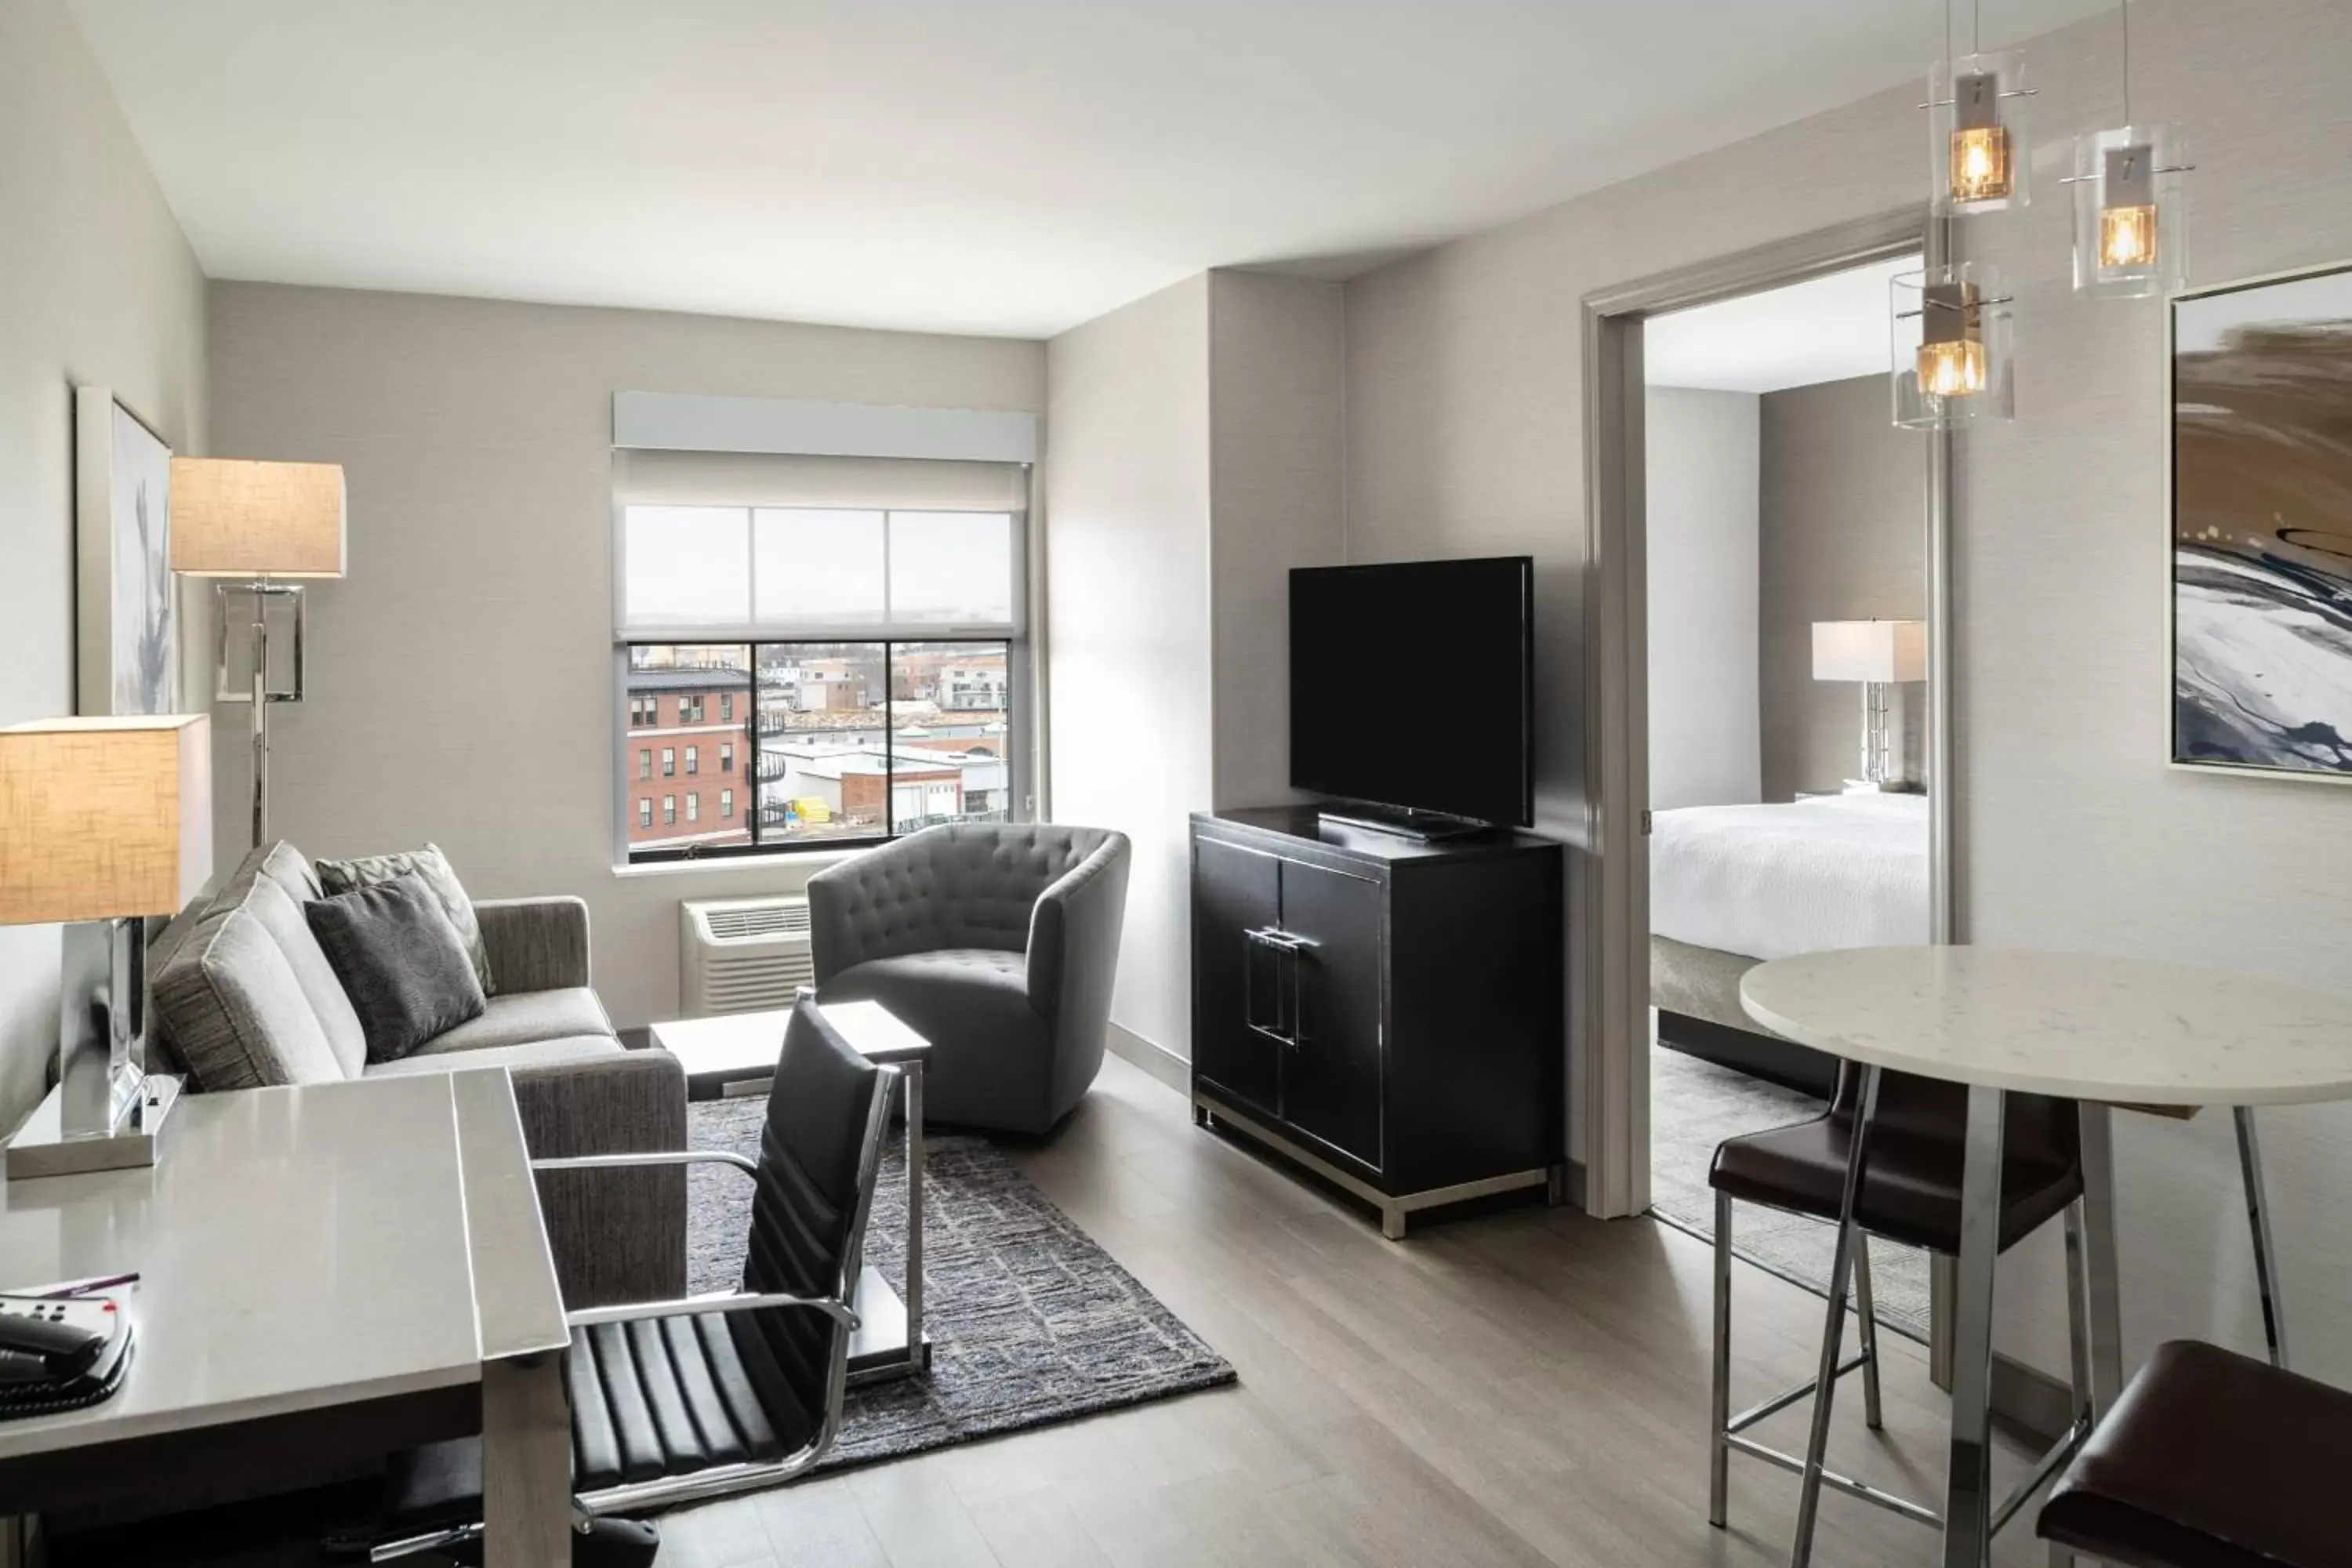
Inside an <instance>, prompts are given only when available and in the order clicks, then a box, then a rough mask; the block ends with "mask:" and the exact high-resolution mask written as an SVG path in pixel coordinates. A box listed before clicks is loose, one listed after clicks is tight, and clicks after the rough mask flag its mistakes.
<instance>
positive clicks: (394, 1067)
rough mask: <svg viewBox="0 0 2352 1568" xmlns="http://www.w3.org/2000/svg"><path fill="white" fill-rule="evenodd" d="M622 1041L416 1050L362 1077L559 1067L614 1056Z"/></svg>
mask: <svg viewBox="0 0 2352 1568" xmlns="http://www.w3.org/2000/svg"><path fill="white" fill-rule="evenodd" d="M622 1048H623V1047H622V1045H621V1042H620V1041H618V1040H616V1039H614V1037H612V1036H610V1035H569V1036H566V1037H563V1038H562V1039H558V1040H525V1041H522V1042H521V1043H520V1044H517V1045H511V1046H487V1047H483V1048H482V1049H480V1050H473V1051H419V1052H417V1053H415V1055H414V1056H405V1057H398V1058H394V1059H393V1060H391V1061H388V1062H370V1063H368V1065H367V1070H366V1071H365V1072H364V1073H363V1074H362V1075H361V1076H362V1077H364V1078H398V1077H401V1076H404V1075H405V1074H409V1073H420V1072H471V1071H473V1070H474V1069H475V1068H518V1069H519V1068H545V1067H562V1066H563V1065H565V1064H566V1063H570V1062H584V1061H590V1060H593V1059H594V1058H597V1057H603V1056H612V1055H617V1054H618V1053H619V1052H620V1051H621V1050H622Z"/></svg>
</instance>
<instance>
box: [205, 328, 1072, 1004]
mask: <svg viewBox="0 0 2352 1568" xmlns="http://www.w3.org/2000/svg"><path fill="white" fill-rule="evenodd" d="M211 303H212V342H213V356H212V363H213V379H212V395H213V407H214V409H215V411H216V413H215V421H214V426H213V429H214V437H215V439H214V445H215V448H216V449H217V450H219V451H221V452H224V453H233V454H235V455H236V456H238V457H250V458H284V459H294V460H305V461H319V462H334V463H341V464H342V465H343V468H344V473H345V477H346V479H347V481H348V484H349V489H350V563H351V564H350V575H348V576H347V577H345V578H343V579H342V580H341V582H335V583H324V584H316V585H314V586H313V587H312V589H311V594H312V599H311V616H310V636H311V664H310V692H311V697H310V701H309V702H307V703H304V704H302V705H301V706H299V707H287V708H281V709H280V710H278V712H277V714H275V715H274V716H273V728H272V736H273V741H274V744H275V748H276V750H275V759H276V760H275V766H274V771H273V774H272V777H271V790H270V801H271V818H270V826H271V829H272V831H273V832H275V833H277V834H278V835H280V836H281V837H286V838H289V839H290V840H292V841H293V842H294V843H295V844H297V845H299V846H300V847H302V848H303V849H305V850H306V851H309V852H310V853H311V854H314V855H322V856H349V855H365V854H374V853H379V852H382V851H386V850H394V849H414V848H415V847H419V846H421V845H423V844H425V842H426V841H427V840H430V841H432V842H434V843H436V844H438V845H440V846H441V847H442V848H443V849H444V850H445V851H446V853H447V855H448V858H449V862H450V864H451V865H452V866H453V867H455V868H456V869H457V875H458V876H459V877H460V878H461V879H463V880H464V882H465V885H466V888H467V891H469V892H471V893H474V894H475V895H477V896H478V897H484V898H492V897H499V896H516V895H523V894H532V893H570V894H575V895H578V896H579V897H582V898H584V899H585V900H587V901H588V906H589V910H590V913H591V917H592V920H593V932H594V942H595V954H596V985H597V988H598V990H599V992H600V993H601V994H603V996H604V1001H605V1004H606V1005H607V1006H609V1007H610V1008H611V1009H612V1011H613V1014H614V1018H615V1019H616V1020H617V1021H618V1022H619V1023H621V1024H622V1025H624V1026H628V1025H635V1024H642V1023H645V1022H647V1021H648V1020H650V1019H653V1018H656V1017H663V1016H675V1013H676V1008H677V901H678V900H680V899H685V898H698V897H699V898H713V897H734V896H749V895H751V894H755V893H761V892H767V891H772V890H778V889H792V888H796V887H798V886H799V884H800V883H801V882H802V881H803V879H805V878H806V876H807V875H808V873H809V871H810V870H811V869H813V868H814V866H815V865H817V864H822V863H823V862H822V858H818V859H815V860H812V859H811V858H808V857H795V858H786V859H784V860H783V861H782V862H780V863H777V864H772V865H762V866H757V867H751V868H742V867H735V868H727V869H722V870H696V871H683V872H674V871H667V870H665V871H656V872H651V873H647V872H642V871H640V872H635V873H632V874H628V875H617V876H616V875H615V874H614V869H613V833H614V816H613V790H614V762H613V748H614V723H615V720H616V715H615V712H614V705H615V697H614V676H613V583H612V566H613V560H612V557H613V546H612V535H613V512H612V496H613V481H612V453H611V442H612V396H613V394H614V392H615V391H617V390H622V389H635V390H641V391H654V392H694V393H710V394H718V395H741V396H761V397H801V398H816V399H824V400H829V401H835V402H844V403H876V404H907V405H919V406H929V407H944V408H998V409H1017V410H1022V411H1028V412H1034V411H1037V410H1040V409H1042V408H1043V407H1044V406H1045V354H1044V352H1043V350H1042V349H1041V348H1040V347H1039V345H1037V344H1035V343H1031V342H1012V341H1009V340H1003V339H991V338H945V337H927V336H921V335H917V334H911V333H897V332H866V331H849V330H845V329H841V328H833V327H806V326H796V325H791V324H787V323H779V322H761V321H730V320H726V319H723V318H719V317H707V316H677V315H663V314H657V313H653V312H647V311H635V310H583V309H572V308H565V307H559V306H543V305H519V304H508V303H501V302H497V301H490V300H453V299H440V298H433V297H428V296H423V295H408V294H376V293H364V292H355V291H347V290H341V289H297V288H285V287H278V286H275V285H269V284H251V283H222V284H215V286H214V288H213V290H212V300H211ZM234 732H235V731H232V733H234ZM221 749H222V750H223V751H225V752H226V753H227V754H228V756H229V758H230V759H231V761H230V764H229V765H230V766H231V767H232V768H233V769H234V774H235V776H234V783H233V784H232V786H231V787H229V788H227V789H225V790H224V791H223V792H222V795H223V796H224V798H223V799H221V800H220V801H218V802H217V803H216V804H217V805H218V806H219V825H220V834H221V840H220V842H221V845H222V858H223V863H224V864H234V863H235V862H236V858H237V856H238V855H239V854H241V853H242V852H243V848H244V843H245V837H246V834H247V825H246V823H245V822H244V821H243V820H242V819H241V813H242V810H243V807H242V805H241V800H242V796H241V794H240V792H241V791H242V790H243V788H244V776H245V775H244V769H243V767H242V766H241V765H240V764H241V763H242V758H241V757H239V756H238V755H237V752H238V750H239V748H237V747H236V746H234V745H230V746H226V747H223V748H221Z"/></svg>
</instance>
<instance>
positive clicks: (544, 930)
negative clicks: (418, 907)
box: [474, 899, 588, 995]
mask: <svg viewBox="0 0 2352 1568" xmlns="http://www.w3.org/2000/svg"><path fill="white" fill-rule="evenodd" d="M474 919H475V921H476V922H477V923H478V924H479V925H480V926H481V928H482V946H483V948H484V950H485V951H487V952H488V953H489V956H490V981H491V984H494V985H495V986H497V988H498V990H499V994H501V995H506V994H511V993H513V992H517V991H559V990H562V989H564V988H565V987H567V986H573V985H585V984H588V905H587V904H586V902H584V901H583V900H579V899H485V900H479V901H478V902H477V903H476V904H475V905H474Z"/></svg>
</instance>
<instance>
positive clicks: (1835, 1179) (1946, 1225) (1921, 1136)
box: [1707, 1063, 2083, 1253]
mask: <svg viewBox="0 0 2352 1568" xmlns="http://www.w3.org/2000/svg"><path fill="white" fill-rule="evenodd" d="M1860 1081H1861V1075H1860V1074H1859V1073H1857V1072H1856V1071H1855V1070H1854V1068H1853V1065H1852V1064H1851V1063H1848V1064H1846V1065H1844V1066H1843V1068H1840V1070H1839V1073H1838V1085H1837V1095H1836V1098H1835V1099H1834V1100H1832V1101H1831V1103H1830V1109H1829V1110H1828V1112H1827V1113H1826V1114H1824V1115H1822V1116H1820V1117H1817V1118H1815V1119H1814V1120H1813V1121H1806V1122H1801V1123H1799V1124H1798V1125H1797V1126H1794V1127H1783V1128H1779V1129H1777V1130H1775V1131H1769V1132H1757V1133H1750V1134H1748V1135H1747V1136H1745V1137H1739V1138H1727V1139H1725V1140H1724V1141H1723V1142H1722V1143H1720V1144H1718V1145H1717V1148H1716V1151H1715V1165H1714V1168H1713V1169H1712V1170H1711V1171H1710V1172H1709V1173H1708V1175H1707V1180H1708V1183H1709V1184H1711V1185H1712V1186H1714V1188H1715V1189H1716V1191H1717V1192H1719V1193H1723V1194H1727V1195H1728V1196H1731V1197H1734V1198H1738V1199H1739V1200H1740V1201H1741V1202H1743V1203H1757V1204H1763V1205H1767V1206H1768V1207H1771V1208H1777V1209H1788V1210H1791V1211H1793V1212H1795V1213H1798V1214H1805V1215H1813V1216H1814V1217H1816V1218H1819V1219H1825V1220H1829V1221H1832V1222H1835V1220H1836V1219H1837V1217H1838V1204H1839V1201H1840V1199H1841V1198H1842V1197H1843V1194H1844V1190H1845V1167H1846V1155H1847V1152H1848V1151H1850V1150H1851V1149H1852V1148H1853V1125H1854V1118H1855V1114H1856V1112H1857V1111H1858V1110H1859V1109H1860V1104H1861V1092H1860ZM1968 1092H1969V1091H1968V1089H1967V1088H1966V1087H1965V1086H1963V1085H1960V1084H1953V1083H1943V1082H1939V1081H1937V1080H1935V1079H1922V1078H1913V1077H1909V1076H1907V1075H1906V1074H1903V1073H1898V1072H1889V1073H1886V1074H1885V1075H1884V1077H1883V1078H1882V1079H1881V1081H1880V1085H1879V1090H1878V1115H1877V1118H1876V1120H1875V1121H1873V1122H1872V1124H1871V1137H1870V1149H1869V1155H1870V1157H1869V1159H1868V1161H1867V1162H1866V1163H1864V1166H1863V1181H1862V1191H1861V1192H1860V1193H1859V1194H1857V1195H1856V1197H1855V1200H1854V1221H1855V1223H1856V1224H1857V1225H1858V1226H1861V1228H1862V1229H1863V1230H1864V1231H1867V1232H1868V1233H1869V1234H1871V1235H1873V1236H1883V1237H1886V1238H1887V1239H1888V1240H1890V1241H1899V1242H1903V1243H1905V1244H1906V1245H1908V1246H1912V1247H1926V1248H1927V1250H1929V1251H1931V1252H1942V1253H1957V1252H1958V1251H1959V1249H1960V1169H1961V1163H1962V1156H1963V1153H1964V1151H1965V1147H1966V1130H1967V1126H1968ZM2082 1192H2083V1160H2082V1146H2081V1138H2080V1131H2079V1124H2078V1122H2077V1119H2076V1115H2075V1110H2074V1102H2073V1101H2071V1100H2049V1099H2045V1098H2043V1097H2042V1096H2039V1095H2031V1094H2012V1095H2011V1096H2010V1097H2009V1100H2008V1118H2007V1121H2005V1123H2004V1124H2003V1128H2002V1141H2001V1171H2000V1246H2001V1247H2002V1248H2003V1249H2004V1250H2006V1249H2007V1248H2008V1247H2011V1245H2012V1244H2014V1243H2015V1242H2017V1241H2019V1240H2021V1239H2022V1238H2023V1237H2025V1236H2026V1235H2028V1234H2029V1233H2030V1232H2032V1230H2034V1229H2035V1228H2036V1227H2037V1226H2040V1225H2041V1224H2042V1222H2043V1221H2044V1220H2047V1219H2049V1218H2051V1217H2052V1216H2053V1215H2057V1214H2059V1213H2060V1212H2061V1211H2063V1209H2064V1208H2065V1207H2066V1205H2068V1204H2071V1203H2073V1202H2074V1200H2075V1199H2076V1198H2077V1197H2079V1196H2081V1195H2082Z"/></svg>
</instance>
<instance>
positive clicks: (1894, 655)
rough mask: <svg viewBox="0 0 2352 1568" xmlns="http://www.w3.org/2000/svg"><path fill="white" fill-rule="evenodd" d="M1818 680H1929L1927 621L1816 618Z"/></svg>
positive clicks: (1814, 657) (1815, 674)
mask: <svg viewBox="0 0 2352 1568" xmlns="http://www.w3.org/2000/svg"><path fill="white" fill-rule="evenodd" d="M1813 679H1815V680H1878V681H1896V680H1925V679H1927V622H1925V621H1815V622H1814V623H1813Z"/></svg>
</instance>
